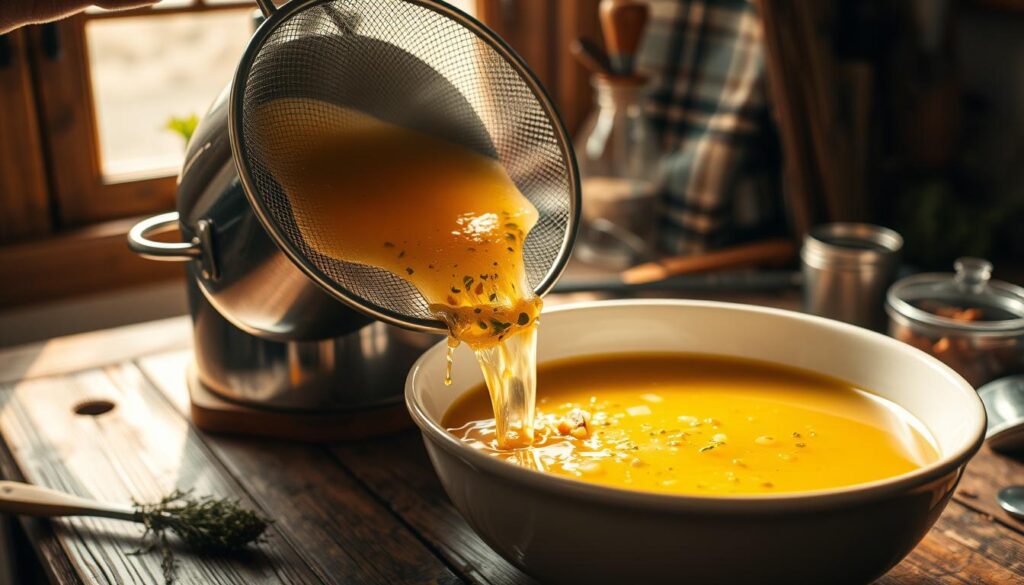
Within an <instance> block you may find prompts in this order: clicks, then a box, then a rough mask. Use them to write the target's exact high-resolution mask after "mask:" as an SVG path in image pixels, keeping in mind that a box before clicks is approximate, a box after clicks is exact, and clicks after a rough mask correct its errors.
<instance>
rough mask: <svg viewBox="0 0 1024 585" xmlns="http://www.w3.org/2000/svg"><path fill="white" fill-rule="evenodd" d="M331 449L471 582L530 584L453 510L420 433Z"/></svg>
mask: <svg viewBox="0 0 1024 585" xmlns="http://www.w3.org/2000/svg"><path fill="white" fill-rule="evenodd" d="M332 450H333V452H334V454H335V456H336V457H337V458H338V461H340V462H341V463H342V464H343V465H344V466H345V467H346V468H347V469H348V470H349V472H350V473H352V475H354V476H355V477H356V478H358V479H359V481H361V482H363V484H364V485H366V487H367V489H369V490H370V491H372V492H374V493H375V494H377V496H378V497H380V498H381V499H382V500H383V501H385V502H386V503H387V505H388V506H389V507H390V508H391V509H392V510H393V511H394V512H395V513H396V514H398V515H400V516H401V517H402V518H403V519H404V520H405V522H406V523H408V524H409V526H411V527H412V528H413V529H414V530H416V531H417V532H419V533H420V535H421V536H422V537H423V538H424V539H425V540H426V541H427V542H429V543H430V545H431V546H432V547H433V548H434V550H437V551H439V552H440V553H441V554H442V555H443V556H444V558H445V559H447V561H448V562H449V563H450V564H451V565H453V566H454V567H455V568H456V569H457V570H458V571H459V572H460V573H461V574H462V575H464V576H465V577H466V578H467V579H469V580H470V581H472V582H473V583H480V584H491V585H513V584H516V585H519V584H525V583H533V580H531V579H530V578H529V577H527V576H526V575H525V574H524V573H523V572H522V571H520V570H519V569H517V568H515V567H514V566H512V565H511V564H510V563H508V562H507V561H505V560H504V559H503V558H501V557H500V556H498V554H497V553H495V552H494V551H493V550H492V549H491V548H490V547H489V546H487V545H486V544H485V543H484V542H483V541H482V540H480V537H479V536H477V535H476V533H474V532H473V529H472V528H470V527H469V525H468V524H467V523H466V521H465V520H464V519H463V518H462V516H460V515H459V513H458V511H456V510H455V508H454V507H453V506H452V504H451V502H450V501H449V500H448V496H447V494H445V492H444V488H443V487H441V483H440V481H439V480H438V479H437V476H436V475H435V474H434V470H433V468H432V467H431V466H430V461H429V459H428V458H427V453H426V450H425V449H424V447H423V442H422V440H421V439H420V435H419V432H418V431H414V432H407V433H402V434H400V435H396V436H394V437H388V438H384V439H376V440H372V441H361V442H358V443H347V444H343V445H338V446H336V447H334V448H333V449H332Z"/></svg>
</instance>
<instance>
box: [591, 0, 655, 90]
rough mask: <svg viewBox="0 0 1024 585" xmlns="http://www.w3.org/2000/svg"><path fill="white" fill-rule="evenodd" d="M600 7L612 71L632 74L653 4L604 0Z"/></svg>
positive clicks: (625, 0) (628, 0)
mask: <svg viewBox="0 0 1024 585" xmlns="http://www.w3.org/2000/svg"><path fill="white" fill-rule="evenodd" d="M598 10H599V16H600V19H601V30H602V31H603V33H604V41H605V44H606V45H607V46H608V57H609V60H610V62H611V67H612V72H614V73H616V74H618V75H632V74H633V66H634V59H635V57H636V50H637V47H639V46H640V38H641V37H642V36H643V34H644V29H645V27H646V26H647V18H648V15H649V13H650V8H649V7H648V6H647V4H642V3H639V2H635V1H633V0H601V5H600V7H599V9H598Z"/></svg>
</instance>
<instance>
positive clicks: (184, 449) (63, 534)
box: [0, 370, 319, 585]
mask: <svg viewBox="0 0 1024 585" xmlns="http://www.w3.org/2000/svg"><path fill="white" fill-rule="evenodd" d="M110 374H111V372H109V371H106V370H88V371H85V372H81V373H78V374H72V375H66V376H57V377H51V378H41V379H36V380H28V381H25V382H21V383H17V384H13V385H5V386H3V387H0V432H2V434H3V439H4V442H5V444H6V446H7V447H8V449H9V450H10V453H11V455H12V457H13V458H14V460H15V461H16V463H17V466H18V470H19V471H20V473H21V475H22V476H23V477H24V479H25V480H27V481H30V482H32V483H35V484H39V485H44V486H48V487H52V488H56V489H61V490H64V491H67V492H70V493H74V494H78V495H82V496H87V497H93V498H96V499H99V500H104V501H112V502H128V501H131V500H132V499H135V500H137V501H155V500H157V499H159V498H160V497H161V496H162V495H163V494H165V493H167V492H169V491H170V490H171V489H173V488H174V487H181V488H185V489H188V488H194V489H195V490H196V492H197V493H199V494H211V495H215V496H222V497H236V498H239V499H241V500H242V501H243V503H244V504H246V505H248V506H250V507H255V505H254V503H253V502H252V501H251V500H250V499H249V498H248V496H247V495H246V494H245V492H244V491H243V490H242V489H240V488H239V486H238V485H237V484H236V483H235V481H234V480H233V479H232V478H231V477H230V476H229V475H228V474H227V473H226V472H225V471H224V470H223V468H222V467H221V466H220V465H219V464H218V463H217V462H216V460H215V458H214V457H213V456H212V455H211V454H210V452H209V451H208V450H207V449H206V447H205V446H204V445H203V443H202V441H201V440H200V439H199V437H198V435H197V434H196V433H195V432H194V431H193V430H192V429H191V428H190V426H189V425H188V423H187V422H186V421H185V420H184V419H183V418H182V417H181V416H180V415H179V414H178V413H177V412H176V411H175V410H174V409H173V408H171V407H170V406H169V405H168V404H167V403H166V402H165V401H164V400H163V399H162V398H160V397H159V396H158V395H156V393H154V392H152V391H147V390H146V388H145V387H142V386H140V385H133V384H126V383H124V380H123V379H114V378H113V377H112V376H111V375H110ZM88 400H108V401H110V402H111V403H113V404H114V405H116V406H115V408H114V409H113V410H111V411H109V412H107V413H105V414H101V415H98V416H90V415H79V414H76V413H75V407H76V405H79V404H81V403H82V402H84V401H88ZM39 522H45V521H39ZM52 526H53V531H54V533H55V534H56V537H57V540H58V541H59V542H60V544H61V546H62V548H63V552H64V554H65V555H66V556H67V557H68V559H69V561H70V563H71V564H72V565H73V566H74V567H75V569H76V571H77V572H78V573H79V574H80V575H81V577H82V579H83V580H84V581H85V582H87V583H101V584H106V583H118V584H120V583H128V584H136V583H138V584H150V583H161V582H162V580H163V575H162V572H161V569H160V558H159V555H156V554H150V555H139V556H131V555H129V554H128V553H129V552H130V551H132V550H133V549H134V548H135V547H136V546H137V545H138V542H139V536H140V535H141V527H139V526H138V525H133V524H130V523H126V522H118V521H114V520H105V519H97V518H72V519H61V520H55V521H53V522H52ZM179 548H180V547H179ZM178 556H179V559H180V569H179V573H178V583H180V584H182V585H185V584H190V583H195V584H211V583H217V584H229V583H234V584H239V585H248V584H251V583H287V584H292V583H316V582H318V581H319V579H317V577H316V576H315V574H314V573H313V572H312V571H311V570H310V569H309V568H308V567H307V566H306V565H305V563H303V561H302V560H301V558H299V556H298V555H297V554H296V553H295V551H294V550H293V549H292V547H291V545H290V544H289V543H288V542H287V540H286V539H284V538H283V537H282V536H281V534H280V533H279V532H278V531H276V530H274V529H271V530H270V531H269V538H268V541H267V543H266V544H265V545H263V546H261V547H259V548H258V549H255V550H252V551H247V552H246V553H245V554H243V555H240V557H239V558H235V559H224V558H200V557H197V556H196V555H194V554H192V553H190V552H189V551H187V550H184V549H181V550H180V553H179V555H178Z"/></svg>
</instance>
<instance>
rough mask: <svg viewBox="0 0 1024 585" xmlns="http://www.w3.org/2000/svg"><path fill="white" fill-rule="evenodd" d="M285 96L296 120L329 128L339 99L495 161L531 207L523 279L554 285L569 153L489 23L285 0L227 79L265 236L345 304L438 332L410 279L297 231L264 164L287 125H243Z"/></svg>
mask: <svg viewBox="0 0 1024 585" xmlns="http://www.w3.org/2000/svg"><path fill="white" fill-rule="evenodd" d="M288 97H299V98H307V99H308V105H307V106H304V107H305V108H306V109H305V110H304V111H303V112H302V114H301V116H302V118H303V119H304V120H305V121H306V122H307V123H308V122H309V121H315V122H317V123H321V124H327V120H328V118H329V117H328V114H327V112H328V111H329V110H330V111H331V112H333V113H332V114H331V116H333V117H337V116H341V115H342V114H340V113H338V111H337V110H336V109H331V108H333V106H335V105H341V106H345V107H346V108H348V109H349V110H354V111H359V112H362V113H365V114H370V115H372V116H374V117H376V118H379V119H381V120H384V121H387V122H391V123H395V124H398V125H401V126H405V127H408V128H412V129H415V130H418V131H421V132H425V133H428V134H430V135H433V136H438V137H441V138H443V139H446V140H449V141H452V142H456V143H458V144H461V145H463V146H466V147H467V148H470V149H472V150H475V151H477V152H479V153H481V154H484V155H487V156H491V157H493V158H495V159H497V160H498V161H499V162H500V163H501V164H502V165H503V166H504V167H505V169H506V170H507V172H508V173H509V176H511V177H512V179H513V181H514V182H515V183H516V185H517V186H518V187H519V189H520V191H522V192H523V194H524V195H525V196H526V197H527V198H529V199H530V200H531V201H532V202H533V204H534V205H535V207H536V208H537V210H538V211H539V213H540V220H539V221H538V223H537V225H536V226H535V227H534V228H533V230H532V231H531V233H530V235H529V237H528V238H527V239H526V242H525V245H524V257H525V264H526V270H527V277H528V279H529V282H530V284H531V286H532V287H533V288H534V290H536V291H537V293H538V294H544V293H545V292H547V291H548V290H549V289H550V288H551V287H552V286H553V284H554V282H555V280H556V279H557V278H558V275H559V274H560V273H561V271H562V269H563V267H564V264H565V262H566V261H567V260H568V256H569V251H570V249H571V246H572V241H573V238H574V236H575V231H576V224H577V221H578V216H579V207H580V203H579V177H578V172H577V169H576V163H575V158H574V156H573V152H572V146H571V143H570V140H569V136H568V133H567V132H566V130H565V128H564V126H563V125H562V123H561V120H560V119H559V117H558V114H557V113H556V112H555V109H554V106H553V105H552V103H551V100H550V99H549V98H548V96H547V94H546V93H545V92H544V90H543V88H542V87H541V86H540V84H539V83H538V82H537V80H536V78H535V77H534V76H533V74H532V73H531V72H530V71H529V69H528V68H527V67H526V65H525V64H524V63H523V61H522V60H521V59H520V58H519V56H518V55H516V54H515V52H514V51H512V50H511V49H510V48H509V47H508V46H507V45H506V44H505V43H504V42H503V41H502V40H501V39H500V38H498V37H497V36H496V35H495V34H494V33H493V32H492V31H490V30H489V29H487V28H486V27H484V26H483V25H481V24H480V23H479V22H477V21H476V20H474V19H472V18H471V17H469V16H467V15H465V14H463V13H462V12H459V11H458V10H456V9H454V8H452V7H450V6H448V5H447V4H444V3H442V2H434V1H431V0H294V1H293V2H290V3H288V4H286V5H284V6H283V7H281V8H279V9H278V10H277V11H276V12H274V13H272V14H270V15H269V16H268V18H267V20H266V21H265V22H264V23H263V24H262V25H261V26H260V28H259V30H257V32H256V34H255V36H254V37H253V39H252V41H251V42H250V44H249V47H248V48H247V49H246V52H245V54H244V55H243V57H242V60H241V63H240V64H239V67H238V70H237V72H236V75H235V80H234V82H233V84H232V95H231V100H230V108H231V112H230V117H229V130H230V137H231V147H232V150H233V152H234V154H235V161H236V163H237V165H238V169H239V175H240V178H241V182H242V185H243V186H244V191H245V193H246V195H247V197H248V198H249V201H250V203H251V204H252V207H253V209H254V210H255V212H256V215H257V216H258V218H259V220H260V222H261V223H262V225H263V227H264V228H265V229H266V231H267V232H268V233H269V234H270V236H271V237H272V238H273V240H274V242H275V243H276V244H277V246H278V247H279V248H280V249H281V250H283V251H284V252H285V253H286V254H287V255H288V257H289V258H290V259H291V261H292V263H294V265H296V266H298V267H299V268H301V269H302V270H303V271H304V272H305V273H306V275H307V276H308V277H309V278H310V279H311V280H313V281H315V282H317V283H319V284H320V285H321V286H322V287H323V288H324V289H325V290H327V291H329V292H330V293H331V294H332V295H333V296H334V297H335V298H337V299H339V300H341V301H343V302H344V303H346V304H348V305H349V306H352V307H355V308H357V309H359V310H360V311H362V312H363V313H365V314H367V315H370V316H372V317H374V318H377V319H380V320H383V321H386V322H389V323H392V324H397V325H401V326H404V327H408V328H411V329H418V330H433V331H443V330H444V329H445V328H444V325H443V324H442V323H441V322H440V321H439V320H437V319H436V318H435V317H434V316H433V315H432V314H431V312H430V311H429V309H428V306H427V302H426V300H425V299H424V298H423V297H422V295H420V294H419V292H418V291H417V290H416V289H415V288H414V287H413V286H412V285H411V284H409V283H408V282H406V281H405V280H403V279H401V278H400V277H398V276H397V275H394V274H392V273H390V272H388V271H385V270H382V269H378V268H374V267H369V266H366V265H361V264H355V263H349V262H342V261H338V260H335V259H333V258H329V257H326V256H324V255H322V254H319V253H317V252H316V250H315V246H312V245H311V244H310V243H309V242H307V241H306V239H305V237H306V236H304V235H303V234H302V233H301V232H300V231H299V229H298V221H299V220H300V219H301V217H300V218H299V219H297V218H296V217H295V215H294V213H295V210H294V209H293V208H292V206H291V203H290V201H289V200H288V197H287V195H286V194H285V193H284V192H283V190H282V188H281V186H280V184H279V183H277V181H275V180H274V177H273V176H272V173H271V172H270V170H269V169H270V168H272V166H273V165H270V164H268V163H267V160H268V158H269V157H273V156H274V149H273V146H274V145H277V144H280V143H281V137H282V136H287V135H288V132H289V130H288V127H287V125H286V124H280V125H277V126H274V127H273V129H271V130H262V129H260V128H259V127H258V125H256V124H254V122H253V119H254V116H255V115H256V114H255V112H256V110H257V108H259V107H260V106H262V105H264V104H266V103H269V102H271V101H273V100H277V99H281V98H288ZM317 104H321V105H317ZM334 123H337V120H335V121H334ZM218 225H219V224H218Z"/></svg>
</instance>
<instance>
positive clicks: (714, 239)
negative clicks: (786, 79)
mask: <svg viewBox="0 0 1024 585" xmlns="http://www.w3.org/2000/svg"><path fill="white" fill-rule="evenodd" d="M650 5H651V19H650V24H649V25H648V29H647V34H646V37H645V40H644V43H643V46H642V47H641V49H640V55H639V57H638V59H639V66H640V68H641V69H643V70H645V71H647V72H649V73H650V74H652V75H653V77H654V82H653V83H654V87H653V91H652V93H651V94H650V97H649V100H648V104H647V108H648V114H649V116H650V119H651V121H652V123H653V124H654V126H655V128H657V129H658V130H659V132H660V133H661V137H662V144H663V147H664V149H665V153H666V158H665V170H664V172H665V178H666V183H665V185H666V186H665V190H666V192H665V193H664V202H665V205H664V208H665V212H664V218H663V222H662V223H663V227H664V229H663V230H662V232H661V233H662V244H663V246H664V247H665V248H666V249H667V250H668V251H669V252H673V253H686V252H690V251H700V250H702V249H706V248H713V247H717V246H721V245H724V244H727V243H729V242H731V241H735V240H737V239H743V238H744V234H749V233H757V234H758V235H760V233H759V232H763V231H765V229H766V226H770V225H772V224H775V223H777V222H778V218H779V215H780V214H779V210H778V208H779V206H780V204H779V197H778V161H777V159H776V158H775V156H774V155H772V154H769V153H771V152H772V151H773V150H775V151H777V146H776V145H777V142H776V141H775V140H774V137H773V129H772V127H771V123H770V117H769V115H768V111H767V103H766V99H765V93H766V92H765V87H764V71H765V68H764V48H763V43H762V28H761V20H760V18H759V17H758V15H757V12H756V9H755V6H754V4H753V2H752V1H750V0H651V2H650ZM765 154H768V156H764V155H765ZM768 231H771V230H770V228H769V229H768Z"/></svg>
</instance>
